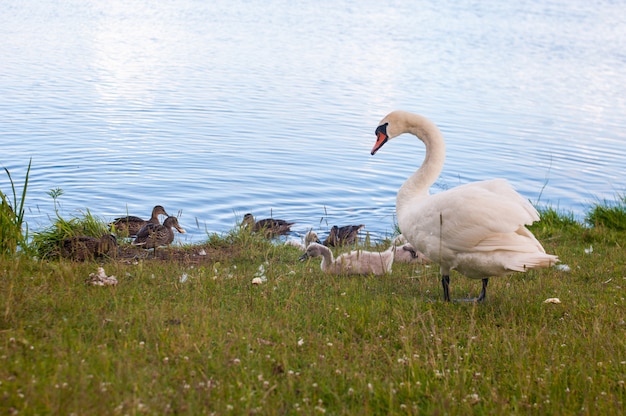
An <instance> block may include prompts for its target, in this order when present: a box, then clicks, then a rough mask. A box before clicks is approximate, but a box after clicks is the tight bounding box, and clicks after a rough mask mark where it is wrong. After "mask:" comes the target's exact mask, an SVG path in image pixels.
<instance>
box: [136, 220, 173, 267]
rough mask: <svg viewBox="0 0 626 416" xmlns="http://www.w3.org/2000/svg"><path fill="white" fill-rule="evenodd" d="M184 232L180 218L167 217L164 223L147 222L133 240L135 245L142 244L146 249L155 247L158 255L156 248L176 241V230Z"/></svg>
mask: <svg viewBox="0 0 626 416" xmlns="http://www.w3.org/2000/svg"><path fill="white" fill-rule="evenodd" d="M172 228H176V230H177V231H178V232H179V233H181V234H184V233H185V230H184V229H183V228H182V227H181V226H180V225H178V218H176V217H167V218H166V219H165V221H163V224H152V223H148V224H146V225H145V226H144V227H143V228H142V229H141V230H139V231H137V236H136V237H135V240H134V241H133V242H132V244H133V245H134V246H141V247H143V248H145V249H148V250H149V249H151V248H152V249H154V256H155V257H156V249H157V248H158V247H161V246H168V245H170V244H171V243H172V241H174V230H172Z"/></svg>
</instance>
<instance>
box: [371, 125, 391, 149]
mask: <svg viewBox="0 0 626 416" xmlns="http://www.w3.org/2000/svg"><path fill="white" fill-rule="evenodd" d="M387 140H389V136H388V135H387V123H385V124H381V125H380V126H378V127H377V128H376V144H375V145H374V147H372V156H373V155H374V154H376V152H378V149H380V148H381V147H383V145H384V144H385V143H387Z"/></svg>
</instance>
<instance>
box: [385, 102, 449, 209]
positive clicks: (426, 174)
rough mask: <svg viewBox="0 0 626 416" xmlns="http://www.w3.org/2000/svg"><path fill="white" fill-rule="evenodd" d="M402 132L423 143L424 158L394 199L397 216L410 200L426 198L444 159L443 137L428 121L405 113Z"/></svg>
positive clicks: (444, 146)
mask: <svg viewBox="0 0 626 416" xmlns="http://www.w3.org/2000/svg"><path fill="white" fill-rule="evenodd" d="M403 130H404V131H403V133H411V134H413V135H414V136H417V137H418V138H419V139H420V140H421V141H422V142H424V145H425V146H426V156H425V157H424V162H423V163H422V165H421V166H420V168H419V169H418V170H417V171H415V173H414V174H413V175H411V176H410V177H409V178H408V179H407V180H406V181H405V182H404V184H402V186H401V187H400V190H399V191H398V196H397V197H396V210H397V212H398V216H399V215H400V213H401V211H402V209H403V207H405V206H408V205H409V204H410V201H411V200H412V199H414V198H424V197H426V196H428V190H429V188H430V186H431V185H432V184H433V183H435V181H436V180H437V178H438V177H439V174H440V173H441V170H442V168H443V163H444V160H445V158H446V145H445V142H444V140H443V135H442V134H441V132H440V131H439V128H437V126H436V125H435V124H434V123H432V122H431V121H430V120H428V119H426V118H424V117H422V116H419V115H416V114H410V113H407V117H406V126H405V128H404V129H403Z"/></svg>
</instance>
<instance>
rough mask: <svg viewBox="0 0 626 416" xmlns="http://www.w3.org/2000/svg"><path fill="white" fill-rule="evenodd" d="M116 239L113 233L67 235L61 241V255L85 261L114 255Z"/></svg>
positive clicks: (115, 252)
mask: <svg viewBox="0 0 626 416" xmlns="http://www.w3.org/2000/svg"><path fill="white" fill-rule="evenodd" d="M116 254H117V240H116V239H115V236H114V235H111V234H105V235H103V236H102V237H100V238H95V237H89V236H86V235H80V236H76V237H68V238H66V239H64V240H63V241H62V243H61V256H63V257H66V258H71V259H73V260H77V261H85V260H88V259H94V258H96V257H101V256H107V257H115V255H116Z"/></svg>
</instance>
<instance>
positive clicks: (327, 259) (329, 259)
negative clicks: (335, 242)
mask: <svg viewBox="0 0 626 416" xmlns="http://www.w3.org/2000/svg"><path fill="white" fill-rule="evenodd" d="M320 248H321V250H320V251H321V254H322V264H321V265H320V267H321V268H322V270H323V271H326V270H328V268H329V267H332V266H333V263H335V258H334V256H333V252H332V251H330V249H329V248H328V247H324V246H322V247H320Z"/></svg>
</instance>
